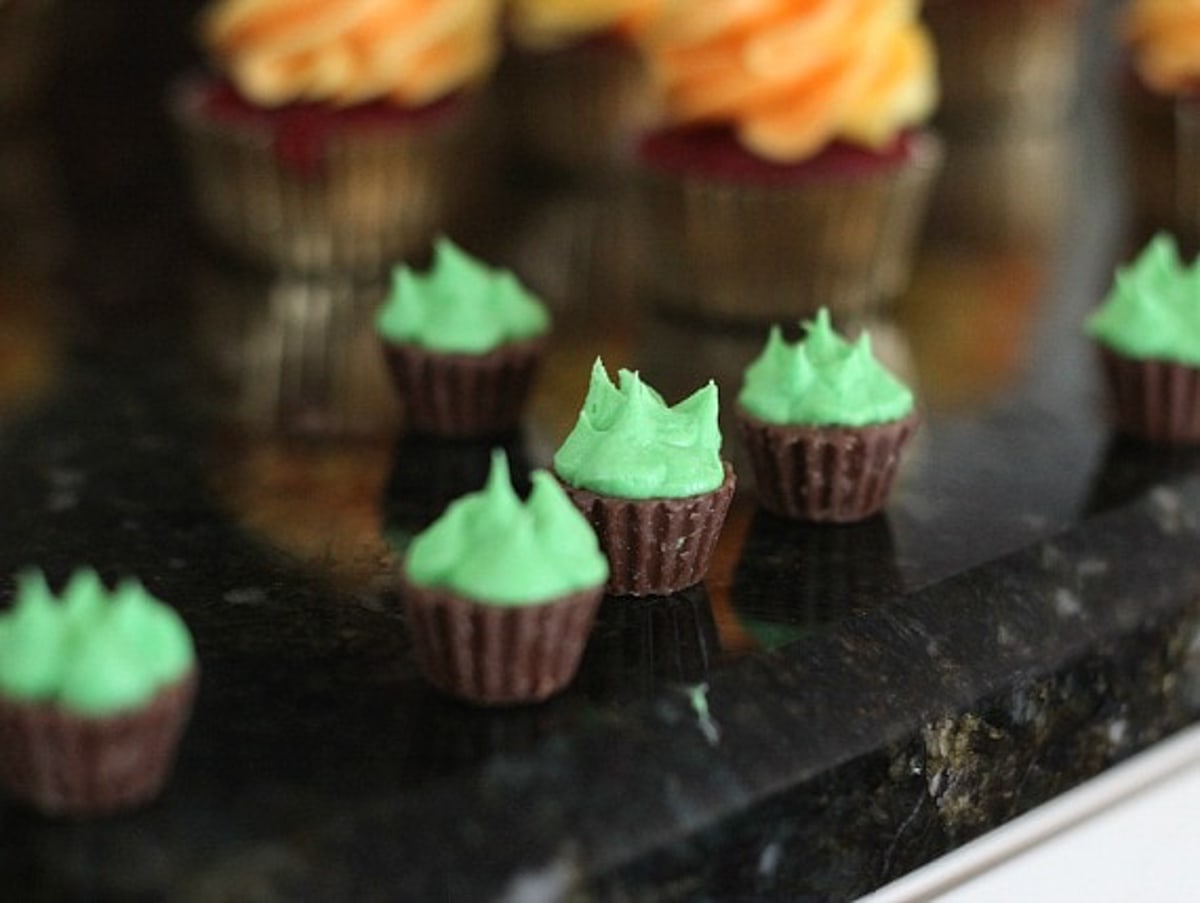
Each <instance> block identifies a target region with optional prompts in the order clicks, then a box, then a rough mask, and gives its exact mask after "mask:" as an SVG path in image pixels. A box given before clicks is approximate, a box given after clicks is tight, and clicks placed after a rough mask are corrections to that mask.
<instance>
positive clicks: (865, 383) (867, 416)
mask: <svg viewBox="0 0 1200 903" xmlns="http://www.w3.org/2000/svg"><path fill="white" fill-rule="evenodd" d="M804 325H805V329H806V330H807V335H806V336H805V338H804V339H803V340H802V341H799V342H795V343H789V342H788V341H786V340H785V339H784V338H783V335H782V334H781V333H780V331H779V327H777V326H773V327H771V331H770V334H769V335H768V336H767V343H766V347H764V348H763V351H762V353H761V354H759V356H758V357H757V358H755V359H754V361H752V362H751V364H750V366H749V367H747V368H746V373H745V376H744V381H743V383H742V391H741V394H739V395H738V401H739V402H740V403H741V405H742V407H743V408H745V409H746V410H747V411H748V412H749V413H751V414H753V415H754V416H755V417H758V418H759V419H761V420H765V421H767V422H768V423H775V424H781V425H797V426H801V425H802V426H851V427H857V426H868V425H871V424H875V423H886V422H888V421H890V420H898V419H900V418H901V417H905V416H907V415H908V414H909V413H910V412H911V411H912V409H913V394H912V392H911V391H910V390H909V388H908V387H907V386H905V385H904V384H903V383H902V382H900V380H898V379H897V378H896V377H895V376H893V375H892V374H891V373H890V372H888V370H887V369H886V368H885V367H884V366H883V365H882V364H880V363H879V361H878V359H877V358H876V357H875V355H874V353H873V352H872V351H871V337H870V336H869V335H868V334H867V333H865V332H864V333H863V334H862V335H861V336H859V338H858V340H857V341H855V342H847V341H846V340H845V339H843V338H842V337H841V336H840V335H838V334H837V333H836V332H835V331H834V329H833V326H832V324H831V323H830V320H829V311H828V310H826V309H825V308H821V309H820V310H819V311H818V312H817V318H816V320H814V321H813V322H810V323H806V324H804Z"/></svg>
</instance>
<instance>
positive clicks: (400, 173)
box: [174, 85, 483, 273]
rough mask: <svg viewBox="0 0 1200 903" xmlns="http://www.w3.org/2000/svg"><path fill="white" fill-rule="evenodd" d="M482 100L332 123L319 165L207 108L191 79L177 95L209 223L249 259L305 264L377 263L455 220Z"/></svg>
mask: <svg viewBox="0 0 1200 903" xmlns="http://www.w3.org/2000/svg"><path fill="white" fill-rule="evenodd" d="M477 109H478V108H477V106H476V105H474V104H470V105H468V106H465V107H464V108H463V109H462V110H456V111H454V112H453V113H452V114H448V115H446V116H445V117H443V118H439V119H438V120H437V121H431V122H427V123H422V124H421V125H420V126H417V127H395V128H387V127H380V128H373V129H365V130H363V129H358V130H350V129H347V130H344V131H342V132H340V133H337V134H332V133H331V134H329V135H328V136H327V139H326V143H325V145H324V147H323V153H322V155H321V160H320V165H319V166H318V167H316V168H315V170H314V168H311V167H296V166H290V165H288V164H286V163H284V162H282V161H281V160H280V157H279V154H278V153H277V150H276V148H275V144H274V140H273V138H272V135H271V133H270V132H269V131H268V130H267V129H263V128H254V127H251V126H239V125H237V124H236V123H230V122H227V121H221V120H216V119H214V118H212V117H210V116H207V115H205V112H204V110H203V109H202V107H201V104H200V94H199V91H198V90H197V88H196V87H195V86H192V85H185V86H183V88H182V89H181V90H180V91H179V93H178V94H177V96H176V97H175V103H174V114H175V120H176V123H177V125H178V127H179V130H180V132H181V134H182V135H183V138H184V148H183V149H184V152H185V157H186V160H187V162H188V164H189V168H190V171H191V177H192V181H193V183H194V194H195V197H196V204H197V206H198V215H199V218H200V221H201V223H202V224H203V225H204V226H205V227H206V228H207V230H208V231H209V232H210V233H211V234H212V235H213V236H214V237H215V238H216V239H218V240H220V241H221V242H222V243H223V244H224V245H225V246H226V247H228V248H229V249H230V250H231V251H233V252H235V253H238V254H240V255H242V256H243V257H246V258H248V259H249V260H251V261H253V262H256V263H259V264H265V265H267V266H270V267H273V268H286V269H293V270H299V271H301V272H327V271H331V270H332V271H351V272H359V273H379V272H382V271H384V270H385V269H386V268H388V267H390V266H391V265H392V264H394V263H395V261H397V260H399V259H404V258H408V257H412V256H414V255H417V254H420V253H423V252H424V251H425V250H426V249H427V247H428V245H429V243H430V241H431V240H432V239H433V237H434V236H435V235H436V234H437V233H438V232H439V231H454V230H455V229H456V226H457V225H458V222H457V221H458V218H459V216H460V215H461V214H462V213H463V212H464V209H465V206H466V203H467V202H468V201H469V200H472V199H474V198H475V196H476V192H477V188H479V185H478V183H477V180H476V177H477V176H479V175H480V174H481V173H482V172H483V165H482V159H481V157H480V149H481V147H482V146H483V142H482V141H481V136H480V132H479V129H478V128H477V116H476V115H475V114H476V113H477Z"/></svg>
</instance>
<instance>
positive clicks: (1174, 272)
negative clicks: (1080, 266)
mask: <svg viewBox="0 0 1200 903" xmlns="http://www.w3.org/2000/svg"><path fill="white" fill-rule="evenodd" d="M1085 328H1086V329H1087V331H1088V333H1089V334H1090V335H1091V336H1092V337H1093V338H1094V339H1096V340H1097V341H1098V342H1101V343H1102V344H1105V345H1107V346H1108V347H1110V348H1112V349H1113V350H1114V351H1117V352H1119V353H1121V354H1123V355H1125V356H1127V357H1131V358H1135V359H1137V360H1150V359H1153V360H1165V361H1172V362H1175V363H1179V364H1185V365H1187V366H1192V367H1197V366H1200V259H1198V260H1196V261H1194V262H1193V263H1192V265H1191V266H1190V267H1189V266H1184V264H1183V263H1182V261H1180V259H1179V249H1178V248H1177V247H1176V245H1175V239H1174V238H1172V237H1171V236H1170V235H1167V234H1165V233H1159V234H1158V235H1156V236H1155V237H1154V239H1153V240H1152V241H1151V242H1150V244H1148V245H1147V246H1146V248H1145V250H1143V251H1142V253H1141V254H1140V255H1139V256H1138V257H1137V259H1136V260H1134V261H1133V263H1131V264H1129V265H1128V266H1126V267H1123V268H1121V269H1119V270H1118V271H1117V276H1116V279H1115V281H1114V284H1113V287H1112V290H1111V291H1110V292H1109V294H1108V297H1107V298H1106V299H1105V301H1104V304H1103V305H1101V307H1100V308H1099V309H1098V310H1096V311H1095V313H1093V314H1092V315H1091V316H1090V317H1089V318H1088V320H1087V323H1086V326H1085Z"/></svg>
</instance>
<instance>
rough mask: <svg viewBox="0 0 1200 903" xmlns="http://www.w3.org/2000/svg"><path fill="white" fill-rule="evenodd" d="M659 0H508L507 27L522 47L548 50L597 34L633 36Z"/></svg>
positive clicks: (648, 17) (655, 8) (647, 19)
mask: <svg viewBox="0 0 1200 903" xmlns="http://www.w3.org/2000/svg"><path fill="white" fill-rule="evenodd" d="M659 6H661V0H509V30H510V31H511V33H512V36H513V40H515V41H516V42H517V43H518V44H519V45H521V46H522V47H527V48H530V49H533V50H548V49H552V48H555V47H562V46H564V45H568V44H571V43H574V42H576V41H580V40H583V39H585V38H588V37H591V36H592V35H597V34H605V33H609V34H617V35H620V36H623V37H627V38H633V37H634V36H636V35H637V34H639V33H640V32H641V31H642V30H644V29H645V27H646V25H647V24H648V23H649V22H650V21H651V20H652V19H653V17H654V15H655V13H656V11H657V9H658V7H659Z"/></svg>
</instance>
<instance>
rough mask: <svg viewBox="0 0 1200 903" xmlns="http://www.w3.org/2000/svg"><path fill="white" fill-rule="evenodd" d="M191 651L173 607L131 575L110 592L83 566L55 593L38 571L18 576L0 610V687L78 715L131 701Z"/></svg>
mask: <svg viewBox="0 0 1200 903" xmlns="http://www.w3.org/2000/svg"><path fill="white" fill-rule="evenodd" d="M195 657H196V654H195V649H194V647H193V645H192V638H191V635H190V634H189V633H188V630H187V627H186V626H184V623H183V621H182V619H181V618H180V617H179V615H178V614H176V613H175V611H174V610H173V609H171V608H170V607H168V606H166V605H164V604H163V603H162V602H160V601H158V600H157V599H155V598H154V597H153V596H152V595H150V593H148V592H147V591H146V589H145V588H144V587H143V586H142V585H141V584H140V583H138V582H137V581H136V580H127V581H125V582H123V583H121V584H120V586H118V587H117V589H116V590H115V591H113V592H111V593H110V592H108V591H107V590H106V589H105V587H104V584H103V583H102V582H101V581H100V578H99V576H98V575H97V574H96V572H95V571H93V570H91V569H90V568H88V569H83V570H80V571H77V572H76V573H75V574H74V575H73V576H72V577H71V579H70V580H69V581H68V583H67V585H66V587H64V589H63V591H62V594H61V595H60V596H59V597H57V598H56V597H55V596H54V594H53V593H52V592H51V591H50V589H49V587H47V586H46V581H45V578H44V577H43V576H42V575H41V574H40V573H38V572H29V573H25V574H22V575H20V576H19V577H18V580H17V597H16V602H15V603H14V605H13V607H12V609H10V610H9V611H8V612H6V613H5V614H3V615H0V693H4V694H6V695H8V696H11V697H12V698H14V699H19V700H23V701H29V702H55V703H59V704H61V705H63V706H64V707H66V708H68V709H71V710H72V711H75V712H77V713H79V714H82V715H95V716H102V715H108V714H111V713H113V712H119V711H122V710H124V709H129V708H136V707H137V706H139V705H141V704H143V703H144V702H147V701H148V700H149V699H150V698H151V697H152V696H153V695H154V694H155V693H156V692H157V691H158V690H159V689H161V688H162V687H163V686H165V685H167V684H169V683H172V682H174V681H176V680H178V679H180V678H181V677H183V676H184V675H185V674H186V673H187V672H188V671H189V670H190V669H191V668H192V667H193V665H194V663H195Z"/></svg>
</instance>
